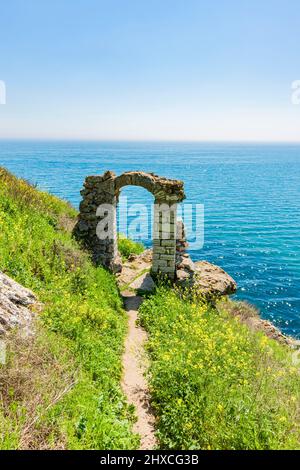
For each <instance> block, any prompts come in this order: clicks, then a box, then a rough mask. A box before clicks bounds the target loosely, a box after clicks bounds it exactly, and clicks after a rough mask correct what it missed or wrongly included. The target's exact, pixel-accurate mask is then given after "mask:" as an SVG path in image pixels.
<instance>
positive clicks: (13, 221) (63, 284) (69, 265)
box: [0, 169, 138, 449]
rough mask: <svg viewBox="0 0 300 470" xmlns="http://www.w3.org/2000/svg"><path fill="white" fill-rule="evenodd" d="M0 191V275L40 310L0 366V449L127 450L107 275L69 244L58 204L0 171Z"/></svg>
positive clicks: (69, 219) (128, 415)
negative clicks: (26, 292) (31, 331)
mask: <svg viewBox="0 0 300 470" xmlns="http://www.w3.org/2000/svg"><path fill="white" fill-rule="evenodd" d="M0 183H1V184H0V225H1V235H0V259H1V266H0V268H1V270H2V271H3V272H5V273H7V274H8V275H10V276H12V277H13V278H14V279H16V280H17V281H18V282H20V283H21V284H22V285H24V286H26V287H28V288H31V289H32V290H33V291H34V292H35V293H36V294H37V295H38V297H39V300H40V301H41V302H42V303H43V304H44V307H43V310H42V313H41V314H40V318H41V320H42V321H40V322H39V326H38V328H37V333H36V335H35V336H34V338H27V339H22V338H20V337H19V336H18V334H17V333H16V334H14V335H12V336H11V337H10V339H9V344H8V362H7V364H6V365H5V366H0V448H2V449H17V448H35V449H36V448H68V449H132V448H136V447H137V445H138V438H137V437H136V436H135V435H133V434H132V431H131V426H132V421H133V415H132V410H131V409H129V408H128V406H127V405H126V403H125V400H124V397H123V395H122V393H121V390H120V377H121V354H122V351H123V342H124V336H125V334H126V328H127V322H126V316H125V313H124V311H123V309H122V305H121V300H120V296H119V293H118V289H117V286H116V283H115V279H114V277H113V276H112V275H110V274H109V273H108V272H106V271H105V270H104V269H102V268H95V267H94V266H93V265H92V263H91V262H90V259H89V256H88V255H87V254H85V253H84V252H83V251H81V250H80V249H79V247H78V245H77V244H76V242H75V241H74V240H73V239H72V237H71V229H72V226H73V225H74V221H75V217H76V212H75V210H74V209H72V208H71V207H70V206H69V205H68V204H67V203H65V202H63V201H60V200H59V199H57V198H55V197H52V196H50V195H49V194H46V193H42V192H39V191H37V190H36V189H35V188H33V187H32V186H30V185H29V184H28V183H26V182H25V181H22V180H19V179H17V178H15V177H14V176H12V175H11V174H9V173H8V172H7V171H6V170H4V169H0Z"/></svg>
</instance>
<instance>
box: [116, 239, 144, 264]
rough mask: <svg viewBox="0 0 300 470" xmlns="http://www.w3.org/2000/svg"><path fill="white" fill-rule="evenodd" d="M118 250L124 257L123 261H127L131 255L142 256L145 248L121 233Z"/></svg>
mask: <svg viewBox="0 0 300 470" xmlns="http://www.w3.org/2000/svg"><path fill="white" fill-rule="evenodd" d="M118 249H119V252H120V254H121V256H122V259H123V261H125V260H127V259H128V258H129V256H130V255H140V254H141V253H143V251H144V249H145V247H144V245H143V244H142V243H138V242H135V241H133V240H130V239H129V238H126V237H125V236H124V235H123V234H122V233H119V238H118Z"/></svg>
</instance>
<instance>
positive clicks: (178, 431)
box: [0, 169, 300, 449]
mask: <svg viewBox="0 0 300 470" xmlns="http://www.w3.org/2000/svg"><path fill="white" fill-rule="evenodd" d="M0 182H1V185H0V223H1V237H0V260H1V261H0V263H1V264H0V270H1V276H0V277H1V282H0V290H1V304H0V306H1V309H0V314H1V315H2V318H3V319H4V320H3V321H2V333H3V335H2V338H1V339H2V341H3V340H4V342H5V344H6V362H5V363H4V364H1V365H0V393H1V402H0V447H1V448H3V449H12V448H16V449H25V448H26V449H134V448H138V447H139V436H137V435H136V434H135V433H134V432H133V423H134V419H135V418H134V412H133V410H132V409H131V408H130V407H128V404H127V403H126V399H125V396H124V394H123V392H122V389H121V380H122V373H123V372H122V363H121V357H122V353H123V348H124V340H125V336H126V332H127V317H126V315H125V312H124V309H123V306H122V299H121V296H120V289H121V290H122V288H121V287H119V288H118V286H117V282H116V277H115V276H113V275H112V274H110V273H108V272H107V271H106V270H104V269H103V268H102V267H95V266H94V265H93V263H92V262H91V259H90V256H89V254H88V253H86V252H85V251H83V250H82V249H81V247H80V246H79V245H78V244H77V243H76V242H75V241H74V240H73V239H72V236H71V231H72V228H73V226H74V224H75V222H76V217H77V213H76V211H75V210H74V209H72V208H71V207H70V206H69V205H68V204H67V203H65V202H64V201H61V200H59V199H57V198H54V197H53V196H50V195H49V194H47V193H42V192H39V191H38V190H36V189H35V188H33V187H32V186H30V185H29V184H28V183H26V182H25V181H22V180H19V179H17V178H15V177H14V176H13V175H11V174H10V173H8V172H7V171H6V170H4V169H1V170H0ZM125 245H126V249H125ZM128 247H130V248H128ZM119 248H120V251H121V254H122V255H123V258H124V259H125V261H124V263H123V266H125V267H126V269H127V270H128V271H129V270H130V269H131V270H132V271H134V269H132V266H133V265H134V264H136V265H137V264H139V263H140V261H141V260H142V259H143V262H144V264H145V265H144V266H143V269H141V271H143V272H142V273H141V276H143V279H142V282H141V283H140V282H139V277H140V276H138V275H137V274H138V272H139V269H137V270H135V273H136V275H135V276H134V279H133V280H132V282H130V285H128V284H129V283H126V279H124V287H126V289H127V288H129V289H131V290H132V291H134V292H140V294H141V295H143V296H144V302H143V304H142V305H141V307H140V310H139V314H138V316H139V323H140V325H142V326H143V328H145V330H146V331H147V334H148V345H147V353H148V357H149V361H150V362H149V370H148V374H147V377H148V380H149V385H150V388H149V389H150V393H151V403H152V406H153V409H154V412H155V428H156V431H157V436H158V446H159V447H160V448H162V449H174V448H176V449H195V448H197V449H198V448H199V449H296V448H299V437H300V429H299V403H300V397H299V393H300V392H299V391H300V378H299V368H298V366H297V363H296V361H295V355H294V350H293V349H292V348H290V347H288V345H287V344H286V343H287V342H288V341H286V339H285V337H283V336H282V335H281V334H280V332H278V330H277V331H276V329H275V328H274V327H273V326H272V325H271V324H268V325H266V324H265V329H261V328H260V327H259V326H258V325H261V322H262V321H263V320H261V319H259V317H258V316H257V313H256V312H255V309H253V308H252V307H251V306H248V305H246V304H244V303H241V302H238V303H237V302H235V301H231V300H230V301H229V300H227V297H226V295H225V296H222V298H221V299H219V300H218V302H216V303H211V302H207V300H205V299H203V298H201V299H198V298H197V296H190V295H187V292H186V291H185V289H184V288H182V286H177V287H175V289H174V288H173V287H170V286H166V285H163V284H160V283H157V285H156V286H153V285H152V289H154V290H153V291H152V293H151V294H150V293H149V292H145V291H144V292H143V288H142V289H141V286H142V287H143V286H144V285H145V284H143V283H144V280H145V278H146V277H147V272H148V268H147V266H146V265H147V259H146V258H147V256H148V262H149V256H151V254H149V253H148V254H147V253H144V254H141V253H140V251H141V247H136V246H135V244H134V243H132V242H128V243H127V241H126V242H125V243H124V241H123V242H122V240H121V239H120V240H119ZM135 251H136V253H135ZM143 257H144V258H143ZM184 259H187V257H185V256H183V257H182V260H181V264H178V269H181V268H186V266H185V263H186V265H187V264H189V263H188V262H185V261H184ZM182 263H183V264H182ZM140 266H141V264H140ZM210 266H212V265H210ZM210 266H209V265H208V264H206V263H203V262H202V264H200V269H201V271H200V272H202V276H201V275H200V279H202V281H203V280H205V276H204V274H203V273H205V272H206V275H207V270H208V269H210V270H211V271H210V273H213V272H215V274H216V273H219V274H220V273H221V270H220V268H217V267H210ZM126 269H125V270H124V273H125V272H126ZM182 270H184V269H182ZM225 274H226V273H225ZM210 276H211V274H209V276H208V275H207V276H206V281H207V282H209V281H208V280H209V278H210ZM128 279H129V277H128ZM228 282H229V285H231V289H232V291H234V284H232V282H231V281H230V280H229V278H228ZM16 283H18V284H16ZM119 285H120V284H119ZM23 286H24V288H23ZM202 287H203V285H202ZM145 290H146V289H145ZM226 292H227V293H229V291H226V289H224V293H226ZM36 302H39V304H37V303H36ZM40 305H41V306H42V308H40ZM35 306H39V307H38V308H35ZM9 309H11V310H9ZM24 309H27V310H26V312H25V310H24ZM1 312H2V313H1ZM3 312H4V313H3ZM10 312H11V313H10ZM9 314H11V315H12V316H11V318H14V321H13V322H11V324H10V325H9V321H8V315H9ZM22 316H23V317H24V324H26V322H27V320H30V321H31V322H32V321H33V323H34V325H35V327H34V330H35V334H34V335H27V336H26V335H25V337H24V335H20V334H19V332H18V331H19V329H18V328H15V327H16V326H18V325H20V326H22V324H23V321H22V318H23V317H22ZM17 318H18V321H15V320H16V319H17ZM25 319H26V321H25ZM4 323H5V325H4ZM265 332H266V333H267V335H266V334H265ZM276 336H277V338H276V339H278V340H279V341H274V340H273V339H271V338H275V337H276ZM280 343H282V344H280Z"/></svg>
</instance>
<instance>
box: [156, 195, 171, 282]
mask: <svg viewBox="0 0 300 470" xmlns="http://www.w3.org/2000/svg"><path fill="white" fill-rule="evenodd" d="M176 217H177V204H176V203H166V202H164V203H161V202H155V204H154V220H153V224H154V226H153V263H152V272H153V273H155V274H157V273H159V272H160V273H161V274H166V275H167V276H168V277H169V278H170V279H174V277H175V263H176Z"/></svg>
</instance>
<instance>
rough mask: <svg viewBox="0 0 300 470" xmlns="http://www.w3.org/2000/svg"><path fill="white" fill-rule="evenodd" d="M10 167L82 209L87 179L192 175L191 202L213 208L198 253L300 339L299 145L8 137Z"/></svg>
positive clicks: (139, 192)
mask: <svg viewBox="0 0 300 470" xmlns="http://www.w3.org/2000/svg"><path fill="white" fill-rule="evenodd" d="M0 165H1V166H5V167H7V168H8V169H9V170H11V171H12V172H14V173H15V174H16V175H18V176H21V177H23V178H26V179H28V180H30V182H32V183H35V184H37V185H38V187H40V188H42V189H45V190H47V191H50V192H51V193H53V194H56V195H58V196H60V197H63V198H65V199H67V200H68V201H70V202H71V203H72V204H73V205H75V206H76V207H77V206H78V203H79V201H80V194H79V191H80V189H81V187H82V183H83V180H84V178H85V177H86V176H87V175H91V174H101V173H103V172H104V171H106V170H113V171H115V172H116V173H117V174H120V173H122V172H124V171H129V170H144V171H148V172H154V173H157V174H159V175H161V176H167V177H170V178H176V179H182V180H183V181H184V183H185V191H186V195H187V202H193V203H199V204H204V207H205V243H204V247H203V248H202V249H198V250H196V251H192V252H191V255H192V258H193V259H194V260H200V259H207V260H208V261H210V262H212V263H216V264H218V265H220V266H222V267H223V268H224V269H225V270H226V271H228V272H229V273H230V274H231V275H232V276H233V277H234V278H235V279H236V280H237V282H238V285H239V290H238V294H237V297H238V298H240V299H244V300H248V301H249V302H251V303H253V304H255V305H256V306H257V307H258V308H259V309H260V310H261V315H262V316H263V317H264V318H268V319H271V320H272V321H273V322H274V323H275V324H276V325H277V326H279V327H280V328H281V329H282V330H283V331H284V332H286V333H289V334H292V335H294V336H296V337H299V338H300V146H299V145H285V144H284V145H283V144H282V145H269V144H228V143H226V144H213V143H210V144H204V143H203V144H199V143H124V142H123V143H121V142H119V143H115V142H114V143H112V142H100V143H99V142H98V143H95V142H93V143H92V142H91V143H82V142H80V143H79V142H29V141H27V142H20V141H18V142H16V141H15V142H8V141H2V142H0ZM124 191H125V193H126V195H127V196H128V199H129V202H144V201H147V203H150V202H151V197H150V195H149V194H148V193H147V192H146V191H145V190H143V189H140V188H132V187H130V188H126V189H125V190H124ZM0 268H1V265H0Z"/></svg>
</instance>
